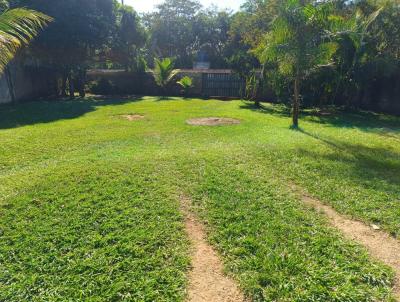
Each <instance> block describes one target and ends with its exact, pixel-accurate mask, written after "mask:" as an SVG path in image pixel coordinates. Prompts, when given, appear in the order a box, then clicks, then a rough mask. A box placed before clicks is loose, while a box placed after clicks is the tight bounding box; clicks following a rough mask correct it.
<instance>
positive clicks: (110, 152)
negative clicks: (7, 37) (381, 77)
mask: <svg viewBox="0 0 400 302" xmlns="http://www.w3.org/2000/svg"><path fill="white" fill-rule="evenodd" d="M123 114H140V115H143V116H144V119H143V120H139V121H134V122H131V121H127V120H125V119H122V118H120V115H123ZM354 114H356V115H357V116H361V117H360V118H359V117H353V116H352V115H351V114H341V113H337V114H336V115H334V116H330V117H316V116H313V115H307V116H306V117H305V119H304V120H303V121H302V124H301V126H302V129H301V130H302V131H292V130H289V124H290V119H289V118H288V116H287V113H286V112H285V111H284V108H282V107H279V106H273V105H265V106H264V108H262V109H261V110H259V109H254V108H253V107H251V106H248V105H247V104H245V103H243V102H239V101H235V102H218V101H213V100H209V101H203V100H182V99H179V98H169V99H168V100H163V101H159V100H158V99H157V98H140V99H126V98H125V99H118V98H117V99H106V100H101V99H98V100H94V99H87V100H83V99H82V100H76V101H61V102H37V103H34V102H32V103H28V104H21V105H15V106H2V107H0V117H2V118H1V119H0V129H2V130H0V141H1V143H0V205H1V207H0V217H1V219H0V240H1V242H5V244H2V245H0V300H5V301H65V300H68V299H69V300H74V301H104V300H106V301H154V300H157V301H181V300H183V299H184V296H185V284H186V281H187V280H186V277H185V274H186V272H187V269H188V265H189V260H188V258H187V250H188V249H187V238H186V235H185V232H184V229H183V223H182V217H181V214H180V213H179V207H178V198H177V196H178V195H179V193H180V192H184V193H187V194H189V195H190V194H191V195H192V196H193V198H194V200H195V202H196V205H197V206H198V209H199V213H200V214H201V215H202V217H203V218H204V220H205V221H206V222H208V224H209V225H208V226H209V231H210V238H211V240H212V242H213V243H214V244H215V245H216V246H217V247H218V249H219V251H220V252H221V254H222V255H223V257H224V259H225V263H226V266H227V268H228V270H229V271H230V272H231V273H232V274H233V275H234V277H235V278H237V279H238V280H239V281H240V284H241V286H242V288H244V289H245V291H246V293H247V294H248V295H250V297H252V298H253V299H254V300H255V301H263V300H265V301H271V300H281V301H391V298H390V283H391V280H392V273H391V271H390V270H388V269H387V268H386V267H385V266H383V265H381V264H379V263H376V262H373V261H371V260H370V259H369V258H368V256H367V255H366V253H365V251H364V250H362V249H361V248H360V247H359V246H357V245H354V244H352V243H350V242H348V241H346V240H343V238H342V237H341V236H340V235H338V234H337V233H336V232H335V231H334V230H332V229H330V228H329V227H328V226H327V223H326V221H325V220H324V219H323V218H321V216H320V215H319V214H317V213H314V212H312V211H309V210H308V209H306V208H303V207H302V205H301V202H300V201H299V200H297V199H296V198H295V197H294V196H293V195H292V194H291V193H290V186H289V185H288V183H289V182H295V183H296V184H297V185H299V186H300V187H302V189H304V190H305V191H308V192H309V193H311V194H312V195H314V196H316V197H318V198H320V199H321V201H323V202H325V203H329V204H331V205H333V206H334V207H335V208H336V209H337V210H338V211H339V212H341V213H346V214H349V215H352V216H354V217H357V218H358V219H361V220H363V221H365V222H374V223H378V224H379V225H381V226H382V227H383V228H384V229H386V230H388V231H390V232H391V233H392V234H393V235H394V236H399V234H400V215H399V214H398V213H400V202H399V199H398V198H399V196H400V194H399V193H400V192H399V190H400V189H399V187H400V186H399V182H400V181H399V177H400V176H399V173H398V171H399V165H400V142H399V140H398V139H399V132H400V120H399V119H397V118H393V117H389V116H380V115H379V116H376V115H371V114H369V113H354ZM210 116H213V117H214V116H216V117H228V118H236V119H239V120H240V121H241V124H240V125H232V126H225V127H191V126H189V125H187V124H186V123H185V121H186V120H187V119H189V118H201V117H210ZM363 116H365V120H363V118H362V117H363ZM341 121H343V123H344V124H343V126H341V125H342V124H341V123H342V122H341ZM382 129H383V130H382Z"/></svg>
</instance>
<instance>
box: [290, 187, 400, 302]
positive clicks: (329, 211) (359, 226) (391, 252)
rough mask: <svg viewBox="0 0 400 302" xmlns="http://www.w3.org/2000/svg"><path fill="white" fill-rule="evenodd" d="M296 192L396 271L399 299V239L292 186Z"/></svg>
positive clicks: (394, 289) (396, 294)
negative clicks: (341, 212) (344, 214)
mask: <svg viewBox="0 0 400 302" xmlns="http://www.w3.org/2000/svg"><path fill="white" fill-rule="evenodd" d="M293 190H294V191H295V192H296V193H299V194H301V196H302V200H303V202H304V203H305V204H306V205H308V206H310V207H312V208H314V209H316V210H317V211H320V212H322V213H324V214H325V215H326V216H327V217H328V218H329V221H330V223H331V224H332V226H334V227H335V228H337V229H338V230H340V231H341V232H342V233H343V235H344V236H345V237H347V238H349V239H351V240H354V241H356V242H358V243H360V244H362V245H363V246H365V247H366V248H367V250H368V251H369V253H370V255H371V256H372V257H374V258H375V259H377V260H380V261H382V262H383V263H385V264H386V265H388V266H390V267H391V268H392V269H393V270H394V272H395V273H396V280H395V284H394V288H393V293H394V295H395V297H396V298H397V299H398V301H400V241H399V240H397V239H395V238H393V237H392V236H390V235H389V234H387V233H385V232H384V231H381V230H379V228H378V227H377V226H375V225H370V226H369V225H366V224H364V223H362V222H360V221H357V220H353V219H350V218H347V217H345V216H343V215H340V214H339V213H338V212H336V211H335V210H334V209H333V208H332V207H330V206H328V205H325V204H323V203H322V202H321V201H319V200H317V199H315V198H313V197H311V196H309V195H307V194H306V193H304V192H301V189H299V188H298V187H295V186H293Z"/></svg>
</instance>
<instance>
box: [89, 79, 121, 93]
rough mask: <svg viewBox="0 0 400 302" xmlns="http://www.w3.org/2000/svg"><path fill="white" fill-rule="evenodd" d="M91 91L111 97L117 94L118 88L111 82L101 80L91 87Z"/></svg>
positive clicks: (93, 83)
mask: <svg viewBox="0 0 400 302" xmlns="http://www.w3.org/2000/svg"><path fill="white" fill-rule="evenodd" d="M89 91H90V92H91V93H93V94H101V95H110V94H115V93H116V87H115V85H114V84H113V83H111V81H110V80H108V79H105V78H101V79H100V80H98V81H95V82H92V83H91V84H90V85H89Z"/></svg>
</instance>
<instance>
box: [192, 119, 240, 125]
mask: <svg viewBox="0 0 400 302" xmlns="http://www.w3.org/2000/svg"><path fill="white" fill-rule="evenodd" d="M186 123H188V124H189V125H192V126H223V125H237V124H240V121H239V120H237V119H233V118H221V117H205V118H193V119H190V120H187V121H186Z"/></svg>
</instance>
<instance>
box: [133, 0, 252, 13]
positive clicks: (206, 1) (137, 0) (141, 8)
mask: <svg viewBox="0 0 400 302" xmlns="http://www.w3.org/2000/svg"><path fill="white" fill-rule="evenodd" d="M162 2H163V0H125V4H128V5H131V6H133V7H134V8H135V10H136V11H138V12H140V13H143V12H149V11H152V10H153V8H154V6H155V5H158V4H160V3H162ZM200 2H201V3H202V4H203V5H204V6H206V7H207V6H210V5H211V4H215V5H217V6H218V7H220V8H230V9H232V10H238V9H239V7H240V5H241V4H242V3H243V2H244V1H243V0H222V1H216V0H201V1H200Z"/></svg>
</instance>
